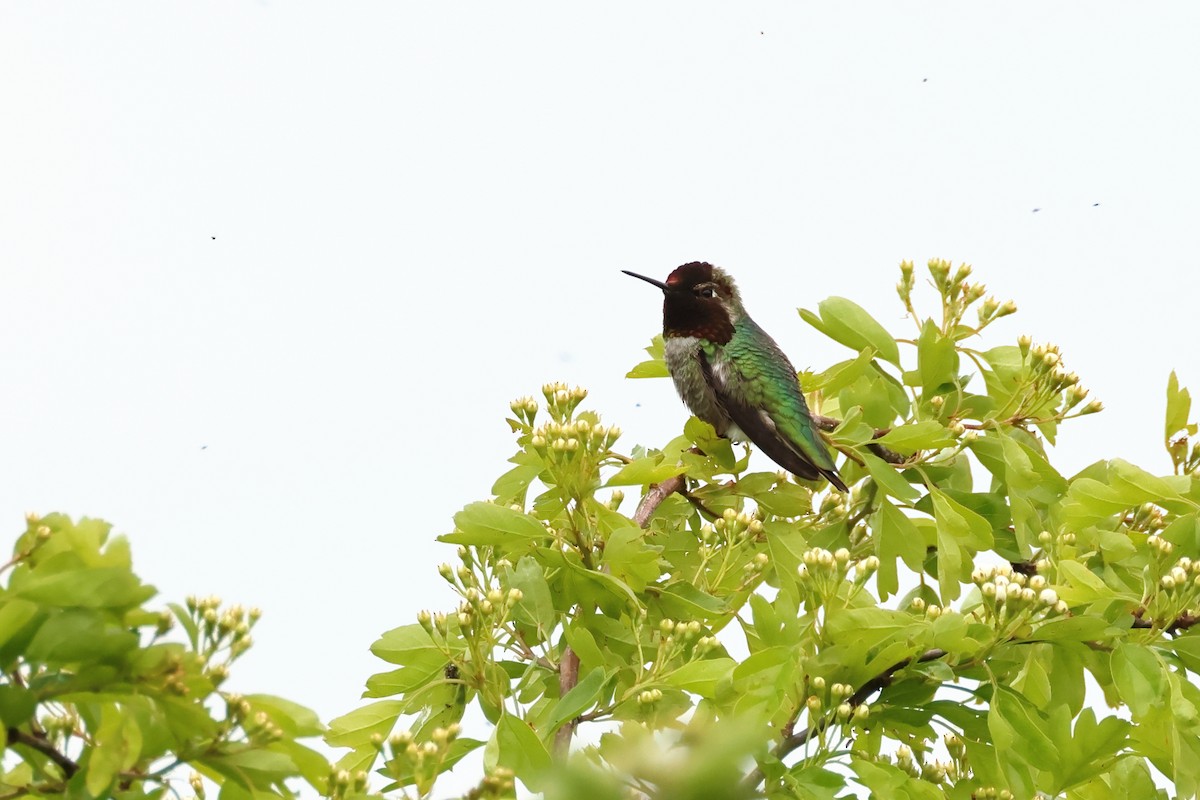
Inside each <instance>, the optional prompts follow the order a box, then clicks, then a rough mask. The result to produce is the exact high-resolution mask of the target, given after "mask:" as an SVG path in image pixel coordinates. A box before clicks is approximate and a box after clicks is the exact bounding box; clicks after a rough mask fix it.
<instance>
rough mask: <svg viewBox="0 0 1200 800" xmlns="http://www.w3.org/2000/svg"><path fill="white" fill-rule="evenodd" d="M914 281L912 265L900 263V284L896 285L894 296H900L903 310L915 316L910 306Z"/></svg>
mask: <svg viewBox="0 0 1200 800" xmlns="http://www.w3.org/2000/svg"><path fill="white" fill-rule="evenodd" d="M914 283H915V281H914V279H913V263H912V262H911V261H901V262H900V282H899V283H897V284H896V294H898V295H900V302H902V303H904V308H905V310H907V311H908V312H909V313H910V314H915V313H916V312H915V311H914V310H913V304H912V290H913V285H914Z"/></svg>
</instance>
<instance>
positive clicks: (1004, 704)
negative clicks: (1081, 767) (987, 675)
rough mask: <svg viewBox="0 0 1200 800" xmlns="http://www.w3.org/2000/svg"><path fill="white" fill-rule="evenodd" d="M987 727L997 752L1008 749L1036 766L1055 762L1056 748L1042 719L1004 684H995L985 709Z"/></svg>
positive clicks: (1054, 763) (1039, 767) (1048, 766)
mask: <svg viewBox="0 0 1200 800" xmlns="http://www.w3.org/2000/svg"><path fill="white" fill-rule="evenodd" d="M988 730H989V731H991V734H992V738H993V739H994V741H995V743H996V747H997V749H998V750H999V751H1000V752H1002V753H1003V752H1005V751H1008V752H1010V753H1012V754H1013V755H1015V756H1016V757H1017V758H1018V759H1020V760H1021V761H1023V762H1024V763H1026V764H1029V765H1030V766H1032V767H1036V768H1038V769H1054V768H1055V767H1056V766H1057V765H1058V748H1057V747H1055V746H1054V742H1053V741H1051V739H1050V737H1049V736H1047V735H1046V731H1045V723H1044V721H1043V720H1042V719H1041V716H1040V715H1039V714H1038V711H1037V709H1035V708H1034V707H1033V706H1032V705H1030V704H1029V702H1028V701H1027V700H1026V699H1025V698H1024V697H1022V696H1021V695H1020V694H1019V693H1017V692H1014V691H1013V690H1012V689H1009V688H1007V687H1005V686H997V687H995V692H994V694H993V695H992V702H991V708H990V709H989V711H988Z"/></svg>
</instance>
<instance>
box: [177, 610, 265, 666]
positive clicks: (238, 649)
mask: <svg viewBox="0 0 1200 800" xmlns="http://www.w3.org/2000/svg"><path fill="white" fill-rule="evenodd" d="M186 605H187V609H188V613H189V614H190V615H191V617H192V620H193V621H194V622H195V624H196V627H197V628H198V629H199V631H200V634H201V647H200V649H201V650H202V651H204V652H205V653H206V654H207V655H209V656H212V655H213V654H215V653H216V652H217V651H218V650H221V649H222V648H227V649H228V651H229V660H230V661H232V660H233V659H235V658H237V657H238V656H240V655H242V654H243V653H245V652H246V651H247V650H249V649H250V648H251V647H252V646H253V645H254V639H253V638H252V637H251V636H250V629H251V628H253V627H254V624H255V623H256V622H258V620H259V619H260V618H261V617H262V611H261V610H260V609H258V608H251V609H246V608H244V607H243V606H241V605H237V604H234V605H232V606H229V607H228V608H225V609H224V610H222V609H221V598H219V597H216V596H214V595H209V596H208V597H197V596H196V595H189V596H188V597H187V600H186ZM170 625H171V623H169V622H166V621H165V620H163V619H160V620H159V622H158V626H157V629H158V630H159V631H161V632H165V631H166V629H169V628H170Z"/></svg>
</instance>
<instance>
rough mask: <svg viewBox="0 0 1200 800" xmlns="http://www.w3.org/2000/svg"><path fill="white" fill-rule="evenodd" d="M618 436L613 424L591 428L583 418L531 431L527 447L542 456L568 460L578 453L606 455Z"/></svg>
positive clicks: (550, 424)
mask: <svg viewBox="0 0 1200 800" xmlns="http://www.w3.org/2000/svg"><path fill="white" fill-rule="evenodd" d="M620 436H621V429H620V428H619V427H617V426H616V425H612V426H605V425H599V424H596V425H593V424H592V423H590V422H588V421H587V420H586V419H576V420H568V421H565V422H559V421H551V422H547V423H545V424H543V425H541V426H539V427H538V428H537V429H536V430H535V431H534V432H533V436H532V437H531V438H530V440H529V444H530V446H531V447H533V449H534V450H536V451H537V452H538V454H539V455H541V456H543V457H547V458H549V459H551V460H553V461H567V460H570V459H571V458H572V457H573V456H575V455H576V454H579V453H580V452H588V451H591V452H595V453H604V452H607V451H608V450H610V449H611V448H612V446H613V445H614V444H616V441H617V439H619V438H620Z"/></svg>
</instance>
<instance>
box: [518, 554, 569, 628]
mask: <svg viewBox="0 0 1200 800" xmlns="http://www.w3.org/2000/svg"><path fill="white" fill-rule="evenodd" d="M508 582H509V585H510V586H511V587H512V588H513V589H520V590H521V594H522V597H521V602H519V603H517V604H516V605H515V606H513V610H512V614H513V616H514V617H515V618H516V619H517V621H518V622H523V623H525V624H527V625H530V626H532V627H534V628H536V629H537V630H538V632H539V635H540V636H541V637H542V638H543V639H544V638H545V637H546V636H548V635H549V634H550V632H551V631H553V630H554V626H555V625H556V624H557V623H558V612H557V611H555V610H554V600H553V599H552V598H551V596H550V585H549V584H548V583H547V582H546V575H545V573H544V572H543V571H542V568H541V566H539V565H538V562H537V560H536V559H534V557H533V556H522V557H521V560H520V561H518V562H517V566H516V568H515V569H514V570H513V571H512V573H511V574H510V576H509V579H508Z"/></svg>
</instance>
